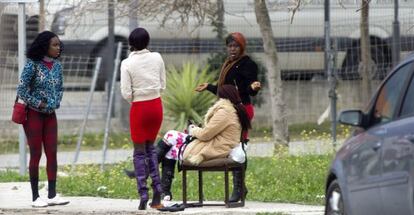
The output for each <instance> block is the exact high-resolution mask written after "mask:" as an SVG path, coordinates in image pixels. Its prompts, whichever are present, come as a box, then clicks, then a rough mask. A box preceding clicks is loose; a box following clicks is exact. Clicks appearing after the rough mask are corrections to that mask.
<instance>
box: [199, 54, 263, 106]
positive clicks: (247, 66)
mask: <svg viewBox="0 0 414 215" xmlns="http://www.w3.org/2000/svg"><path fill="white" fill-rule="evenodd" d="M257 71H258V69H257V64H256V63H255V62H254V61H253V60H251V59H250V57H249V56H247V55H245V56H243V57H242V59H240V60H239V62H237V63H236V64H234V65H233V67H231V68H230V70H229V72H228V73H227V75H226V78H225V80H224V84H231V85H233V86H236V88H237V89H238V91H239V95H240V98H241V100H242V103H243V104H245V105H246V104H251V100H250V96H255V95H257V93H258V91H254V90H252V88H251V87H250V85H251V84H252V83H253V82H255V81H257ZM207 90H208V91H210V92H212V93H214V94H217V85H212V84H208V86H207Z"/></svg>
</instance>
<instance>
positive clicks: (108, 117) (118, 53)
mask: <svg viewBox="0 0 414 215" xmlns="http://www.w3.org/2000/svg"><path fill="white" fill-rule="evenodd" d="M121 52H122V42H118V47H117V49H116V58H115V63H114V70H113V73H112V84H111V91H110V94H109V103H108V113H107V114H106V124H105V136H104V142H103V146H102V163H101V171H103V170H104V165H105V160H106V151H107V149H108V138H109V126H111V115H112V114H111V113H112V106H113V105H112V103H113V100H114V91H115V82H116V74H117V73H118V67H119V62H120V58H121Z"/></svg>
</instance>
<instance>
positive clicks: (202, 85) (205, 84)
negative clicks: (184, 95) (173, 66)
mask: <svg viewBox="0 0 414 215" xmlns="http://www.w3.org/2000/svg"><path fill="white" fill-rule="evenodd" d="M207 86H208V83H202V84H200V85H198V86H197V87H196V88H195V91H197V92H202V91H204V90H205V89H207Z"/></svg>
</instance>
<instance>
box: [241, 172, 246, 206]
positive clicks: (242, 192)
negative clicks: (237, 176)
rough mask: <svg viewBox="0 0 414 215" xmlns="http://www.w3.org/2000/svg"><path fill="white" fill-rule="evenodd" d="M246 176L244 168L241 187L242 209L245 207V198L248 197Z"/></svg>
mask: <svg viewBox="0 0 414 215" xmlns="http://www.w3.org/2000/svg"><path fill="white" fill-rule="evenodd" d="M245 174H246V172H245V168H244V167H242V168H241V183H242V186H241V204H242V207H244V202H245V197H246V195H245V192H246V189H245V188H246V187H245V185H246V184H245V183H246V182H245V177H246V175H245Z"/></svg>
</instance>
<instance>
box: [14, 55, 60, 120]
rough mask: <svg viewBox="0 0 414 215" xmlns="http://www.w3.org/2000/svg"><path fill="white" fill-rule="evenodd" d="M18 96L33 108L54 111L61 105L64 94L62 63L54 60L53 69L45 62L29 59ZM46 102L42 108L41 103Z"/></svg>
mask: <svg viewBox="0 0 414 215" xmlns="http://www.w3.org/2000/svg"><path fill="white" fill-rule="evenodd" d="M17 96H18V97H19V98H20V99H22V100H23V101H24V102H25V103H26V104H27V105H28V106H29V108H31V109H34V110H36V111H39V112H43V113H53V112H54V111H55V109H58V108H59V106H60V101H62V96H63V75H62V65H61V64H60V62H59V61H58V60H53V67H52V69H50V70H49V69H48V68H47V67H46V66H45V65H44V64H43V63H41V62H37V61H32V60H30V59H28V60H27V63H26V65H25V66H24V69H23V72H22V74H21V76H20V83H19V85H18V86H17ZM42 101H43V103H45V104H46V107H45V108H40V107H39V106H40V103H41V102H42Z"/></svg>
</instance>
